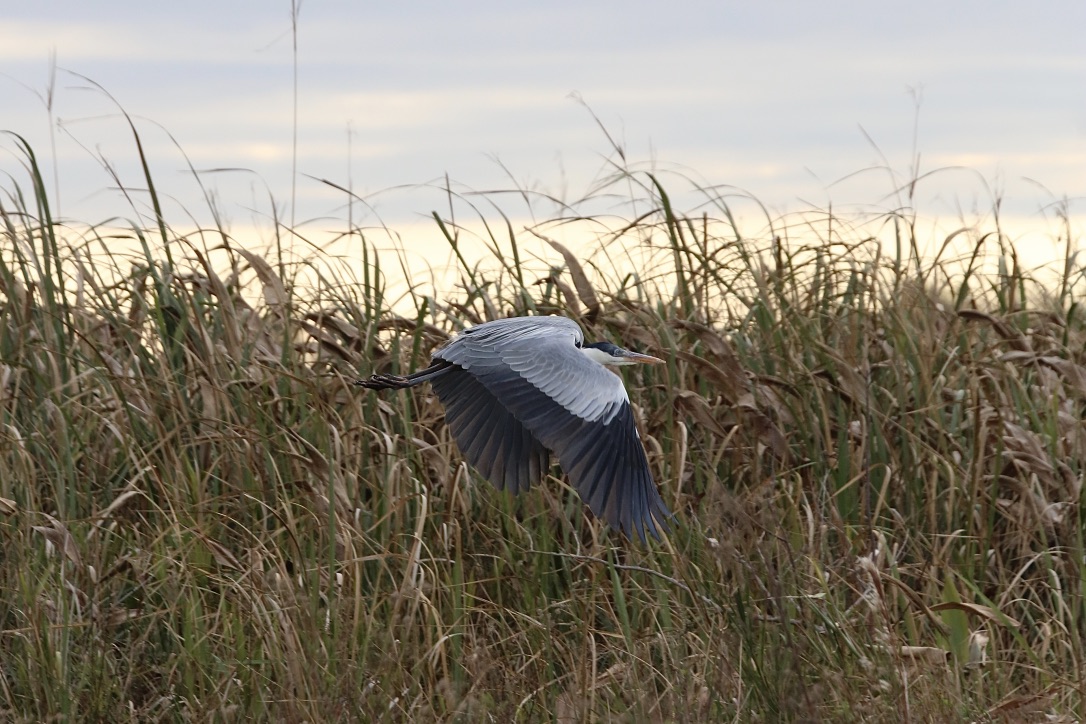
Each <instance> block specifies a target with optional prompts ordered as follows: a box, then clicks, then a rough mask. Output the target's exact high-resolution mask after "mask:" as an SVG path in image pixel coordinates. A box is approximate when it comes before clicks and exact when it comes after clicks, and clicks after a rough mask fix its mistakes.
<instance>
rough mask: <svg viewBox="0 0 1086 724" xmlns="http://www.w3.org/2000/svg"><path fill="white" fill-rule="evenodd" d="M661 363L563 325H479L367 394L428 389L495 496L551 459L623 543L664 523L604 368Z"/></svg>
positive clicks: (547, 320)
mask: <svg viewBox="0 0 1086 724" xmlns="http://www.w3.org/2000/svg"><path fill="white" fill-rule="evenodd" d="M663 362H664V361H663V360H661V359H657V358H656V357H650V356H649V355H647V354H639V353H637V352H631V351H629V350H626V349H623V348H622V347H618V346H616V345H614V344H611V343H610V342H597V343H595V344H585V341H584V335H583V334H582V333H581V328H580V326H578V325H577V323H576V322H574V321H573V320H571V319H566V318H565V317H513V318H510V319H499V320H495V321H493V322H486V323H485V324H480V325H477V326H475V327H472V328H470V329H467V330H465V331H463V332H461V333H460V334H459V335H457V336H456V337H455V338H453V339H452V341H450V342H448V343H446V344H445V345H444V346H442V347H440V348H438V349H437V350H436V351H435V352H434V353H433V355H432V357H431V364H430V366H429V367H427V368H426V369H423V370H419V371H418V372H415V373H413V374H410V375H407V376H406V377H399V376H396V375H374V376H372V377H370V378H369V379H367V380H358V381H357V382H356V383H355V384H358V385H360V386H362V387H366V388H368V389H371V390H385V389H404V388H407V387H414V386H415V385H418V384H421V383H423V382H429V383H430V385H431V386H432V387H433V390H434V392H435V393H437V397H438V399H439V400H440V401H441V403H442V404H443V405H444V406H445V424H446V425H447V426H448V428H449V430H450V431H451V432H452V436H453V438H454V439H455V440H456V444H457V446H458V447H459V448H460V450H461V452H462V453H463V455H464V457H465V458H466V459H467V461H468V462H469V463H471V464H472V466H474V467H475V469H476V470H478V471H479V472H480V473H481V474H482V475H483V477H485V478H487V479H488V480H490V482H492V483H493V484H494V485H495V486H497V487H498V488H499V489H503V490H511V491H512V492H514V493H520V492H522V491H526V490H528V488H530V487H531V486H532V484H533V483H536V482H539V481H541V480H542V478H543V476H544V475H545V474H546V473H547V471H548V469H549V468H550V456H551V454H552V453H553V454H554V456H555V457H557V458H558V462H559V464H560V465H561V466H562V469H563V470H565V471H566V474H568V475H569V479H570V482H572V483H573V487H574V488H576V490H577V493H578V494H579V495H580V496H581V499H582V500H584V501H585V502H586V503H587V504H588V507H589V508H591V509H592V512H593V513H594V514H595V515H596V516H597V517H599V518H602V519H603V520H605V521H607V523H608V524H609V525H610V526H611V527H612V528H617V529H619V530H621V531H622V532H623V534H625V535H626V536H627V537H630V538H632V537H633V534H634V533H636V534H637V536H638V537H639V538H640V539H641V540H642V541H644V540H645V533H646V532H647V533H649V534H650V535H652V536H653V537H656V538H659V533H658V530H657V526H658V525H659V526H660V527H663V528H665V529H666V520H667V519H668V518H669V517H671V513H670V512H669V511H668V509H667V506H666V505H664V501H663V499H662V498H661V497H660V493H659V491H658V490H657V489H656V484H655V483H654V482H653V479H652V472H651V471H650V470H649V463H648V460H647V459H646V458H645V449H644V447H643V446H642V444H641V436H640V435H639V434H638V432H637V426H636V425H635V424H634V416H633V412H632V411H631V409H630V398H629V396H628V395H627V394H626V388H625V387H624V386H623V384H622V380H621V378H619V376H618V375H617V374H612V373H611V372H610V371H608V370H607V369H605V366H612V367H615V366H623V365H632V364H637V363H650V364H652V363H655V364H662V363H663Z"/></svg>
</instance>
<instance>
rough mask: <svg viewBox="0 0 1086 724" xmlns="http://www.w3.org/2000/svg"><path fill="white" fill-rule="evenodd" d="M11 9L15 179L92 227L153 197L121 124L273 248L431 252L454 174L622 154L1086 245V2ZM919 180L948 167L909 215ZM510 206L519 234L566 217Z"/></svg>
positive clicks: (5, 179)
mask: <svg viewBox="0 0 1086 724" xmlns="http://www.w3.org/2000/svg"><path fill="white" fill-rule="evenodd" d="M2 15H3V22H2V23H0V98H2V99H3V101H2V108H3V110H2V111H0V130H3V131H7V132H9V134H5V135H4V136H3V138H0V174H2V175H0V187H2V188H3V189H4V190H5V191H8V190H10V189H11V188H12V187H13V185H14V184H19V185H20V186H22V187H23V188H26V185H27V182H26V173H25V171H24V165H25V158H24V156H23V154H22V152H21V151H20V150H19V148H18V142H17V140H16V139H15V137H14V136H12V135H10V134H18V136H20V137H22V138H24V139H26V141H27V142H28V143H29V144H30V145H31V147H32V148H33V149H34V152H35V154H36V155H37V157H38V160H39V163H40V164H41V166H42V167H43V169H44V172H45V177H46V182H47V186H48V187H49V188H50V191H51V193H52V194H53V195H54V196H56V198H55V199H54V201H53V203H54V206H55V207H57V208H59V209H60V213H61V215H62V216H63V217H65V218H69V219H73V220H78V221H80V222H83V223H88V224H94V223H102V222H104V221H105V220H107V219H110V218H113V217H122V218H130V217H132V216H133V214H134V213H136V212H135V211H133V207H132V206H131V205H130V204H129V202H128V200H126V197H125V195H124V194H123V193H121V192H120V191H119V190H118V189H117V181H116V180H115V179H119V180H120V182H121V183H122V184H123V185H125V186H130V187H141V186H143V183H142V180H141V173H140V169H139V157H138V154H137V153H136V151H135V146H134V142H133V139H132V134H131V131H130V130H129V129H128V127H127V125H126V122H125V119H124V117H123V116H122V115H121V114H120V112H119V110H120V109H123V110H124V112H126V113H127V114H129V116H130V117H131V118H132V120H133V123H134V125H135V127H136V129H137V131H138V132H139V135H140V139H141V143H142V144H143V149H144V152H145V154H146V156H147V158H148V161H149V164H150V167H151V171H152V175H153V177H154V179H155V181H156V185H157V186H158V190H159V192H160V193H162V194H163V195H164V196H166V197H167V198H168V210H167V214H168V216H169V215H170V214H171V213H172V214H175V216H174V218H175V219H176V218H178V217H181V218H184V215H189V216H191V217H192V220H193V223H201V224H206V223H207V220H208V218H209V217H210V213H211V212H210V210H209V209H210V208H211V207H212V206H213V207H214V208H215V209H216V211H217V213H219V214H220V215H221V216H222V217H223V218H225V219H226V220H227V222H228V223H230V224H231V225H232V226H233V227H236V228H239V229H242V228H249V227H253V228H257V227H260V225H261V224H266V223H267V220H268V219H269V218H271V217H272V215H273V208H274V211H275V213H277V214H278V215H279V216H280V218H283V219H285V220H288V221H289V220H291V219H294V221H295V223H296V224H301V225H303V226H304V225H309V226H312V227H314V228H315V227H319V226H321V225H325V226H328V227H331V226H336V225H337V224H339V225H340V226H342V220H344V219H347V218H348V214H350V215H351V221H352V223H362V224H374V223H385V224H388V225H390V226H397V225H402V227H403V228H404V229H411V228H415V229H416V230H417V229H428V231H425V232H422V233H430V234H433V229H432V226H433V225H432V222H429V221H428V220H427V219H428V216H429V214H430V212H431V211H433V210H435V209H441V208H442V205H443V204H444V205H446V206H447V199H446V198H445V197H444V195H443V194H442V193H441V191H440V186H441V185H443V184H445V183H446V181H445V179H448V182H449V183H450V184H451V185H452V187H453V188H454V189H455V190H457V191H460V192H467V191H472V190H474V191H489V190H508V189H513V188H526V189H533V190H537V191H540V192H544V193H547V194H549V195H551V196H553V197H557V198H560V199H563V200H566V201H572V200H576V199H579V198H582V197H583V196H585V195H586V194H588V193H590V192H591V191H592V189H593V188H596V187H597V185H598V184H599V182H600V179H601V178H604V177H606V176H608V175H609V174H611V173H612V172H613V171H614V166H613V164H614V163H615V162H616V161H618V160H619V159H618V156H617V155H616V153H615V151H614V147H615V146H618V147H620V148H621V149H622V151H623V154H624V156H625V159H626V161H625V162H626V163H627V164H628V165H629V166H630V167H631V168H635V169H641V170H650V169H654V170H656V171H658V172H662V173H667V174H675V175H676V178H678V176H677V175H678V174H681V175H682V177H684V178H689V179H692V180H694V181H695V182H696V183H698V184H701V185H704V186H708V185H723V186H728V187H734V188H736V189H739V190H741V191H742V193H745V194H749V195H750V196H752V197H754V198H756V199H757V200H758V201H759V202H760V204H762V205H764V206H765V207H766V208H768V209H769V210H770V211H771V213H772V214H787V213H789V212H795V211H797V210H803V209H807V208H812V207H816V208H828V207H830V206H831V205H832V207H833V208H834V209H835V210H838V211H841V212H842V213H847V212H848V210H850V209H855V210H872V209H875V210H879V209H881V210H885V209H891V208H895V207H897V206H899V205H901V204H902V203H910V204H913V205H915V206H917V207H918V208H919V209H920V210H921V211H922V213H924V214H929V215H932V216H939V217H951V218H954V217H962V218H973V217H971V215H974V216H975V217H984V216H985V215H990V212H991V210H992V209H993V207H994V206H995V203H996V201H995V200H996V199H997V198H998V199H999V200H1000V201H999V204H1000V210H1001V213H1003V214H1004V216H1005V218H1008V219H1010V218H1013V219H1015V220H1017V221H1019V222H1020V223H1021V224H1023V225H1024V226H1025V227H1029V226H1031V225H1032V226H1035V227H1037V228H1041V227H1044V228H1048V226H1046V225H1051V223H1052V219H1053V209H1054V208H1055V207H1054V206H1053V205H1054V204H1058V202H1060V201H1061V200H1064V199H1066V207H1067V209H1068V210H1069V212H1070V214H1071V217H1072V220H1073V222H1074V223H1073V225H1072V228H1075V229H1077V231H1076V232H1075V238H1076V240H1081V239H1082V234H1083V226H1084V225H1083V223H1082V219H1083V216H1084V215H1086V44H1084V43H1083V42H1082V32H1083V28H1086V3H1082V2H1077V1H1076V2H1071V1H1063V2H1040V3H1022V2H1018V1H1009V0H984V1H983V2H982V1H963V2H946V1H945V0H912V1H910V2H879V3H871V2H860V1H855V2H826V3H811V2H766V3H750V2H732V1H727V0H725V1H717V2H675V3H670V4H668V5H667V8H666V9H664V6H663V5H661V4H660V3H659V2H652V3H650V2H643V1H641V0H624V1H623V2H613V1H602V2H592V3H585V2H565V1H562V0H559V1H557V2H549V3H525V2H508V1H506V2H496V1H495V2H475V1H469V2H460V3H449V2H436V1H433V2H431V1H425V0H424V1H420V2H403V3H388V2H382V3H375V2H357V1H348V0H302V2H301V3H300V5H299V9H298V12H297V16H296V19H297V25H296V30H297V32H296V36H295V34H294V33H293V32H292V15H291V5H290V3H289V2H272V1H269V0H260V1H259V2H258V1H255V0H233V1H229V2H221V1H220V2H210V1H207V0H192V1H190V2H186V3H147V2H128V1H125V0H115V1H113V2H105V3H85V2H76V1H75V0H52V1H51V0H46V1H44V2H37V3H19V4H15V3H9V4H8V7H6V8H5V9H4V10H3V12H2ZM295 37H296V39H297V59H296V61H295V55H294V45H293V43H294V39H295ZM53 57H55V75H53V80H51V74H52V73H53V69H54V62H53V61H51V58H53ZM295 72H296V73H297V78H296V81H297V86H296V87H297V92H296V95H295ZM295 115H296V118H295ZM295 134H296V138H297V146H296V154H297V155H296V158H295V156H294V150H293V149H294V146H293V143H294V138H295ZM190 168H192V169H196V170H197V171H198V172H199V173H198V174H196V175H194V174H193V173H192V172H191V171H190ZM918 171H919V173H920V174H928V173H929V172H933V173H931V175H930V176H923V180H922V181H921V183H920V184H919V186H918V188H919V189H920V191H918V193H917V195H916V197H915V198H914V199H913V200H911V201H909V200H906V201H904V202H903V201H902V198H903V197H902V193H901V192H900V189H901V188H902V187H903V186H904V184H905V183H906V182H907V180H908V179H909V178H911V177H912V176H913V175H914V174H916V173H917V172H918ZM322 179H323V180H327V181H330V182H332V183H333V184H336V185H338V186H341V187H345V188H346V187H349V188H351V189H352V190H353V191H354V192H355V193H357V194H358V195H359V197H361V198H362V199H364V201H365V204H360V205H356V206H354V207H352V208H351V209H349V210H348V208H347V207H346V198H347V197H346V195H345V194H344V193H343V192H342V191H338V190H336V189H335V188H334V187H333V186H330V185H327V184H325V183H322V181H321V180H322ZM197 181H199V183H197ZM292 181H293V183H292ZM675 183H676V184H677V185H681V184H680V182H679V181H675ZM684 188H685V187H684ZM137 196H138V194H137ZM209 197H210V198H211V199H212V200H211V201H208V200H207V198H209ZM495 198H497V199H498V200H497V201H495V203H497V204H499V205H504V204H507V205H508V206H507V207H506V209H507V213H508V214H509V215H510V216H512V217H515V218H517V219H520V218H529V217H531V216H532V215H533V214H543V215H546V214H547V213H548V210H547V209H546V208H542V207H540V208H531V209H529V208H526V207H525V204H524V203H523V201H521V200H518V199H517V198H516V196H515V195H504V196H499V197H495ZM518 204H519V205H518ZM136 207H137V208H141V204H140V202H139V201H138V200H137V203H136ZM143 208H145V206H143ZM171 209H172V211H171ZM1053 233H1055V232H1053Z"/></svg>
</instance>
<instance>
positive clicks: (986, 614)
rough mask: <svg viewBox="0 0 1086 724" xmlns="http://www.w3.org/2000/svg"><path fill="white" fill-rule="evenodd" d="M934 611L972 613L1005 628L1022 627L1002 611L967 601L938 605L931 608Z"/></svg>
mask: <svg viewBox="0 0 1086 724" xmlns="http://www.w3.org/2000/svg"><path fill="white" fill-rule="evenodd" d="M930 608H931V610H932V611H964V612H965V613H971V614H974V615H976V616H980V617H981V618H983V619H985V620H988V621H994V622H996V623H999V624H1003V625H1005V626H1011V627H1013V628H1018V627H1019V626H1021V624H1020V623H1018V621H1016V620H1014V619H1013V618H1011V617H1010V616H1008V615H1007V614H1005V613H1002V612H1001V611H999V610H997V609H994V608H992V607H991V606H983V605H981V604H979V603H966V602H965V601H946V602H944V603H937V604H935V605H934V606H931V607H930Z"/></svg>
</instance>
